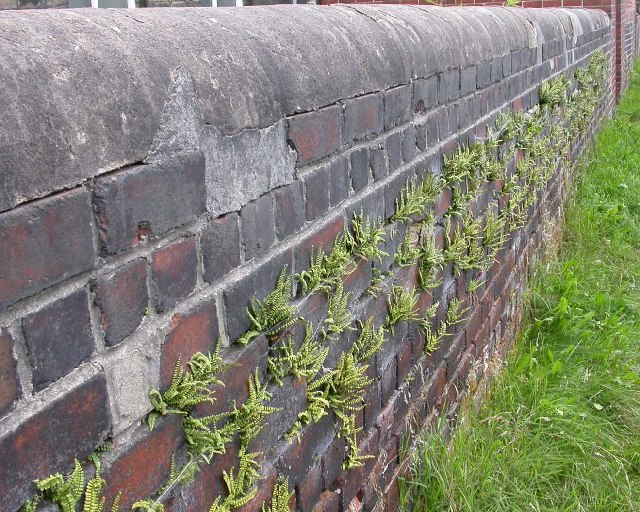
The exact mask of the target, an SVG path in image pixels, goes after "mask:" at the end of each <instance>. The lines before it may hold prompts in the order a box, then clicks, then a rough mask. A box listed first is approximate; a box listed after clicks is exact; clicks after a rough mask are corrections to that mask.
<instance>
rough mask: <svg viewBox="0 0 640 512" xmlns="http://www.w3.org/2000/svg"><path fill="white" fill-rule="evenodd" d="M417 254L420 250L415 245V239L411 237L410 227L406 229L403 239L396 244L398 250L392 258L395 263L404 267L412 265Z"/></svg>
mask: <svg viewBox="0 0 640 512" xmlns="http://www.w3.org/2000/svg"><path fill="white" fill-rule="evenodd" d="M419 254H420V250H419V249H418V247H417V246H416V241H415V240H412V239H411V229H407V232H406V234H405V237H404V240H403V241H402V242H401V243H400V245H398V250H397V251H396V253H395V255H394V257H393V260H394V262H395V263H396V264H397V265H399V266H401V267H406V266H408V265H413V264H414V263H415V262H416V260H417V259H418V256H419Z"/></svg>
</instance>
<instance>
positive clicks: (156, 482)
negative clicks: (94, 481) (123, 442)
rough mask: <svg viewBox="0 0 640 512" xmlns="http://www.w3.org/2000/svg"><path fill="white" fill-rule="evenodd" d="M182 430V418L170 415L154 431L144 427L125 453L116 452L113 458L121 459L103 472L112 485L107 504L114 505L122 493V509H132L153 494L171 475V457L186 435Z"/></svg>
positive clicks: (108, 487)
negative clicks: (118, 495) (135, 504)
mask: <svg viewBox="0 0 640 512" xmlns="http://www.w3.org/2000/svg"><path fill="white" fill-rule="evenodd" d="M181 430H182V420H181V418H180V417H179V416H175V415H169V416H166V417H165V418H162V420H161V421H158V423H157V424H156V426H155V428H154V429H153V431H151V432H149V428H148V427H147V426H146V425H143V426H142V427H141V428H140V429H139V431H138V432H137V433H136V434H135V435H134V438H133V439H132V440H131V441H130V443H129V444H128V446H127V448H126V449H125V450H124V451H123V453H118V452H113V453H112V454H111V456H112V457H116V456H117V458H116V459H115V460H114V461H113V462H112V463H110V464H105V465H106V468H105V469H103V473H102V477H103V478H104V479H105V480H106V481H107V482H109V485H108V486H106V487H105V496H106V498H107V502H108V503H111V501H112V500H113V499H115V497H116V495H117V494H118V492H122V497H121V502H120V506H121V507H124V508H128V507H130V506H131V505H132V504H133V503H134V502H136V501H138V500H140V499H143V498H146V497H148V496H150V495H152V494H153V491H155V490H156V489H158V488H159V487H160V486H161V485H162V484H163V483H164V481H165V479H166V478H167V477H168V476H169V468H170V465H171V456H172V455H173V454H174V453H175V451H176V449H177V448H178V446H179V443H180V440H181V438H182V435H183V434H182V432H181ZM151 460H152V461H153V464H150V461H151Z"/></svg>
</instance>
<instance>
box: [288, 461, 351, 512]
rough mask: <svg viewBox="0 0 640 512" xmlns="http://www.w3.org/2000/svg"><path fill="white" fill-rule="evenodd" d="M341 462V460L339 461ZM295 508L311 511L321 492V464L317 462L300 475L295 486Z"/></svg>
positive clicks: (300, 510) (302, 511)
mask: <svg viewBox="0 0 640 512" xmlns="http://www.w3.org/2000/svg"><path fill="white" fill-rule="evenodd" d="M341 464H342V462H341ZM296 490H297V492H296V496H297V500H296V501H297V509H296V510H298V511H299V512H311V510H312V509H313V507H314V506H315V504H316V503H317V502H318V499H319V498H320V494H321V493H322V464H320V463H319V462H318V463H316V464H314V466H313V467H312V468H311V469H310V470H309V471H308V472H307V473H306V475H303V476H302V481H301V482H300V483H299V484H298V485H297V486H296Z"/></svg>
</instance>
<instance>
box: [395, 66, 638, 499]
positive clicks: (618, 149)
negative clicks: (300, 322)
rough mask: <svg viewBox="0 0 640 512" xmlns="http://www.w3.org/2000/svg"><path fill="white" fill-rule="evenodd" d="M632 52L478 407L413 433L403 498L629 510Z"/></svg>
mask: <svg viewBox="0 0 640 512" xmlns="http://www.w3.org/2000/svg"><path fill="white" fill-rule="evenodd" d="M639 73H640V64H639V65H638V66H636V70H635V72H634V75H633V79H632V84H631V87H630V89H629V91H628V92H627V93H626V95H625V97H624V98H623V100H622V102H621V103H620V106H619V108H618V112H617V115H616V118H615V119H614V120H612V121H611V122H609V123H607V124H606V126H605V127H604V128H603V130H602V132H601V133H600V135H599V136H598V138H597V141H596V143H595V145H594V147H593V149H592V150H591V152H590V157H589V161H588V162H587V163H585V164H583V165H582V166H581V167H580V168H579V170H578V173H577V174H576V177H577V180H578V181H577V191H576V194H575V195H574V197H573V198H572V200H571V204H570V205H569V206H568V208H567V213H566V228H565V231H566V233H565V238H564V240H563V242H562V244H561V246H560V248H559V250H558V254H557V256H556V258H555V259H554V260H553V261H550V262H546V263H545V266H544V268H540V269H539V271H538V272H537V275H536V277H535V279H534V282H533V283H532V285H531V291H530V298H529V301H528V302H529V303H528V306H527V311H526V312H525V318H526V320H525V323H524V331H523V334H522V335H521V337H520V339H519V341H518V343H517V346H516V349H515V350H514V353H513V354H511V355H510V357H509V359H508V361H507V364H506V366H505V368H504V370H503V371H502V372H501V373H500V375H499V376H497V377H495V378H494V381H493V382H492V385H491V393H490V396H487V397H486V400H485V403H484V404H483V405H482V407H481V408H480V410H479V411H473V410H469V411H467V413H466V417H465V420H464V422H462V424H461V425H460V426H459V428H458V430H457V431H456V432H455V433H454V434H453V437H452V438H451V439H450V440H447V439H445V438H444V437H443V436H442V435H440V434H437V433H436V434H434V435H430V436H429V437H428V438H425V439H421V440H419V443H418V444H419V447H418V449H417V451H416V452H415V454H414V456H413V460H412V477H411V479H410V480H407V481H401V482H400V493H401V502H402V507H403V510H406V511H412V512H436V511H445V510H446V511H473V512H482V511H491V512H500V511H505V512H506V511H509V512H516V511H523V512H524V511H528V512H532V511H572V512H573V511H586V510H589V511H607V512H610V511H640V284H639V283H637V281H638V280H640V75H639Z"/></svg>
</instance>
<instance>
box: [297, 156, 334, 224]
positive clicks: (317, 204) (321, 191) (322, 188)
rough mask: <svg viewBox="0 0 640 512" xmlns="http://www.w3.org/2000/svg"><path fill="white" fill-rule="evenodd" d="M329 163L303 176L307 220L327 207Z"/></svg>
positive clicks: (324, 210) (321, 213)
mask: <svg viewBox="0 0 640 512" xmlns="http://www.w3.org/2000/svg"><path fill="white" fill-rule="evenodd" d="M329 169H330V167H329V165H323V166H322V167H320V169H317V170H315V171H313V172H311V173H309V174H307V175H305V177H304V178H303V181H304V197H305V203H306V212H307V220H315V219H317V218H318V217H320V216H321V215H323V214H324V213H326V212H327V210H328V209H329V185H330V184H329Z"/></svg>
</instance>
